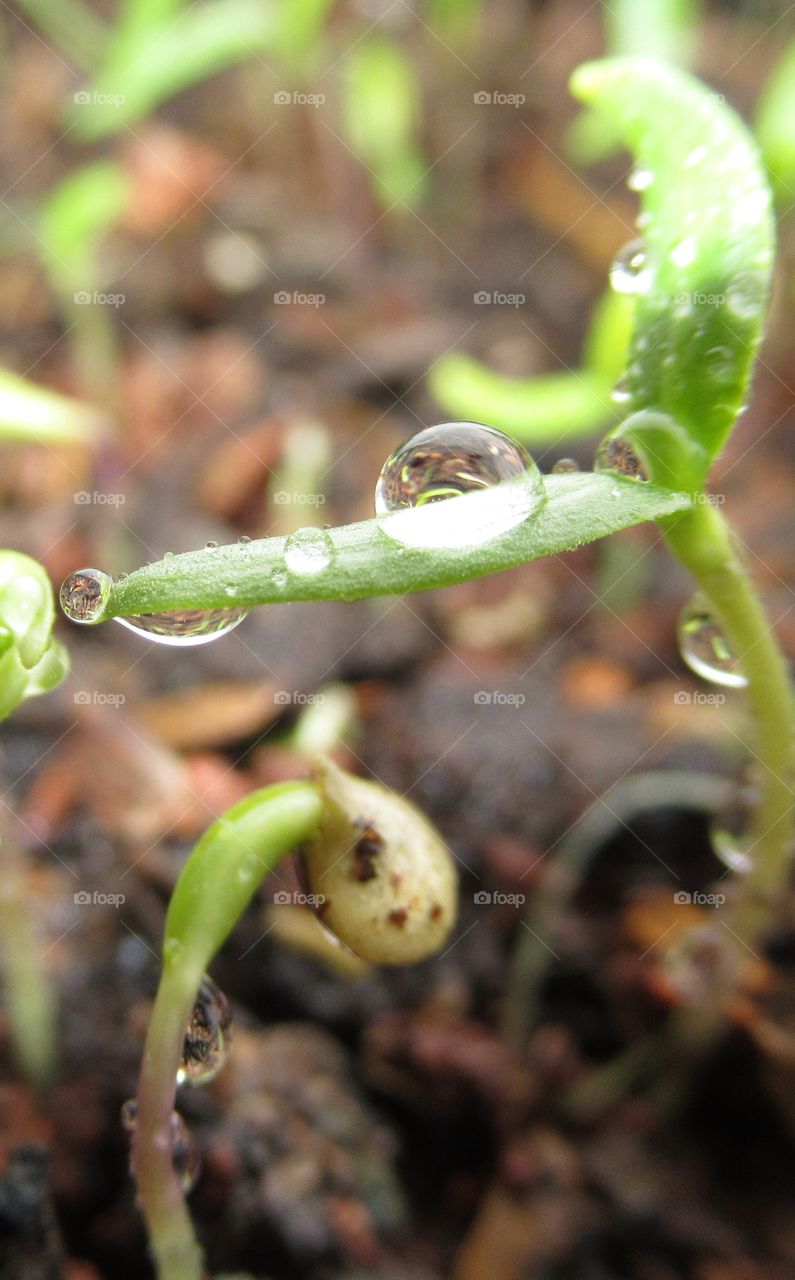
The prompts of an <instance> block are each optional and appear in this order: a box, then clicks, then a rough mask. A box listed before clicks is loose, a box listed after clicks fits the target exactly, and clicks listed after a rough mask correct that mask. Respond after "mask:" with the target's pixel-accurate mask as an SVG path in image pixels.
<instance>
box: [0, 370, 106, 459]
mask: <svg viewBox="0 0 795 1280" xmlns="http://www.w3.org/2000/svg"><path fill="white" fill-rule="evenodd" d="M103 422H104V419H103V418H102V416H101V414H100V413H99V411H98V410H97V409H94V408H92V407H91V406H90V405H87V404H82V403H81V402H80V401H79V400H71V399H69V398H68V397H67V396H61V395H58V394H57V393H56V392H55V391H47V390H46V389H45V388H44V387H37V386H36V385H35V384H34V383H32V382H28V381H27V379H26V378H20V377H19V376H18V374H15V373H10V372H9V371H8V370H7V369H0V441H8V442H10V441H16V440H19V441H24V442H26V443H28V444H70V443H82V444H85V443H90V442H91V441H92V440H96V439H97V438H98V436H99V435H100V434H101V432H102V427H103Z"/></svg>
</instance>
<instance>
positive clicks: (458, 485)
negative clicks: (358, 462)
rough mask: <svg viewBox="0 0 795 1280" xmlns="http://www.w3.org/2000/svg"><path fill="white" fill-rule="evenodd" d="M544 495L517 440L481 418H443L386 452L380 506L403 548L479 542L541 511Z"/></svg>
mask: <svg viewBox="0 0 795 1280" xmlns="http://www.w3.org/2000/svg"><path fill="white" fill-rule="evenodd" d="M545 497H546V494H545V490H544V480H543V477H542V475H541V472H540V471H539V469H538V467H537V466H536V464H535V462H534V461H533V459H532V458H531V457H530V456H529V454H528V453H527V452H526V450H525V449H523V448H522V446H521V445H520V444H517V442H516V441H514V440H511V439H510V437H508V436H506V435H504V434H503V432H502V431H497V430H495V428H493V427H486V426H482V425H481V424H479V423H476V422H443V423H441V424H440V425H438V426H435V427H427V428H426V429H425V430H424V431H420V432H418V433H417V435H415V436H412V437H411V439H410V440H407V441H406V442H405V444H403V445H401V446H400V448H399V449H396V450H395V452H394V453H392V454H391V455H390V457H388V458H387V460H386V462H385V463H384V465H383V467H382V468H381V474H380V476H379V478H378V484H377V485H376V490H375V510H376V514H377V515H379V516H383V517H385V518H384V520H383V524H382V528H383V530H384V532H385V533H387V534H389V536H390V537H391V538H394V539H395V540H396V541H397V542H401V543H403V544H404V545H405V546H411V547H425V548H429V547H438V548H443V547H465V546H480V545H481V544H482V543H484V542H488V541H490V540H491V539H492V538H496V537H499V536H500V534H503V533H507V532H508V531H509V530H510V529H514V528H516V526H517V525H519V524H522V523H524V521H525V520H527V519H529V518H530V517H531V516H533V515H535V514H537V513H538V511H539V510H540V508H541V506H542V504H543V502H544V501H545ZM450 499H455V501H454V502H451V501H449V500H450Z"/></svg>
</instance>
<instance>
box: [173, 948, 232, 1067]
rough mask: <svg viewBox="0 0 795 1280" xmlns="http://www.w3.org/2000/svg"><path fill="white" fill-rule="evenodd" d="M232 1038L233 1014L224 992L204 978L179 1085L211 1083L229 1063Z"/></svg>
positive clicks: (189, 1032)
mask: <svg viewBox="0 0 795 1280" xmlns="http://www.w3.org/2000/svg"><path fill="white" fill-rule="evenodd" d="M231 1036H232V1013H231V1010H230V1008H229V1001H228V1000H227V998H226V996H225V995H224V993H223V991H222V990H221V989H220V987H218V986H217V985H216V983H214V982H213V980H212V978H209V977H208V976H207V974H205V975H204V977H203V978H202V982H201V986H200V987H199V990H198V993H197V995H196V1002H195V1004H194V1006H193V1013H192V1015H191V1020H190V1024H189V1026H188V1029H187V1031H186V1032H185V1042H184V1044H183V1046H182V1062H181V1064H180V1068H179V1071H178V1072H177V1084H194V1085H195V1084H208V1083H209V1082H210V1080H214V1079H215V1077H216V1076H217V1075H218V1072H219V1071H220V1070H221V1068H222V1067H223V1065H224V1063H225V1062H226V1057H227V1054H228V1052H229V1041H230V1039H231Z"/></svg>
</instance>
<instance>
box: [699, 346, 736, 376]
mask: <svg viewBox="0 0 795 1280" xmlns="http://www.w3.org/2000/svg"><path fill="white" fill-rule="evenodd" d="M704 363H705V364H706V367H707V373H708V374H709V376H710V377H711V378H718V379H721V380H722V379H724V378H728V377H731V375H732V373H733V371H734V357H733V356H732V353H731V351H730V350H729V348H728V347H712V348H711V350H709V351H708V352H707V354H706V356H705V357H704Z"/></svg>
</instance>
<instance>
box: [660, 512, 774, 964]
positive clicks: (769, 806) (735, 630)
mask: <svg viewBox="0 0 795 1280" xmlns="http://www.w3.org/2000/svg"><path fill="white" fill-rule="evenodd" d="M663 527H664V530H665V535H666V539H667V542H668V545H669V547H670V549H671V551H672V552H673V554H674V555H675V556H676V557H677V559H678V560H679V561H680V562H681V563H682V564H683V565H684V566H685V568H687V569H689V571H690V572H691V573H692V574H693V577H694V578H695V579H696V581H697V582H698V585H699V587H700V588H701V590H702V592H703V593H704V595H705V596H706V597H707V600H708V601H709V603H710V605H711V606H712V608H713V610H714V612H715V616H716V618H717V621H718V623H719V624H720V626H721V628H722V630H723V633H724V635H725V637H726V640H727V642H728V644H729V646H730V648H731V649H732V650H733V652H734V653H735V654H736V656H737V660H738V663H739V664H740V666H741V669H742V671H743V672H744V674H745V676H746V678H747V680H748V685H747V690H746V692H747V696H748V703H749V706H750V709H751V714H752V716H753V721H754V739H755V741H754V749H753V750H754V759H755V761H756V763H757V765H758V767H759V775H760V780H759V785H760V800H759V804H758V806H757V807H756V809H755V811H754V814H753V816H752V819H751V824H750V829H749V831H748V832H747V844H746V847H745V852H746V853H747V854H748V856H749V858H750V859H751V862H752V864H753V866H752V870H751V871H749V872H748V873H747V874H746V875H744V876H742V877H738V880H737V894H736V897H735V900H734V902H733V904H732V906H731V907H730V908H729V911H728V912H727V913H726V914H725V916H724V915H723V914H722V916H721V920H722V922H723V923H724V924H725V925H726V927H727V928H728V929H730V930H731V932H732V933H733V934H734V935H735V938H736V939H737V940H738V942H739V943H740V944H741V947H742V948H747V949H748V950H750V951H754V950H755V949H756V948H757V947H759V946H760V945H761V944H762V943H763V941H764V937H765V934H766V933H767V931H768V930H769V928H770V925H771V921H772V920H773V919H774V917H775V915H776V913H777V912H778V910H780V908H781V906H782V904H783V903H784V902H785V901H786V897H785V892H784V891H785V889H786V885H787V879H788V876H789V874H790V869H791V863H792V826H793V780H794V779H795V704H793V697H792V690H791V687H790V675H789V669H788V666H787V663H786V660H785V658H784V656H783V654H782V652H781V650H780V648H779V646H778V643H777V641H776V638H775V635H774V633H773V630H772V627H771V625H770V622H769V621H768V619H767V617H766V616H765V612H764V609H763V608H762V605H761V604H760V601H759V598H758V596H757V594H756V591H755V589H754V587H753V585H752V583H751V580H750V577H749V574H748V570H747V568H746V566H745V564H744V563H743V561H742V558H741V556H740V554H738V550H737V546H736V542H735V539H734V536H733V534H732V531H731V529H730V528H729V526H728V524H727V523H726V521H725V520H724V519H723V516H722V515H721V513H720V511H719V510H718V509H717V508H716V507H713V506H710V505H708V504H707V503H703V504H699V505H698V506H694V507H693V508H692V509H691V510H690V511H688V512H686V513H684V514H683V515H682V516H680V517H675V518H673V519H672V520H670V521H666V522H663Z"/></svg>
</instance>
